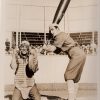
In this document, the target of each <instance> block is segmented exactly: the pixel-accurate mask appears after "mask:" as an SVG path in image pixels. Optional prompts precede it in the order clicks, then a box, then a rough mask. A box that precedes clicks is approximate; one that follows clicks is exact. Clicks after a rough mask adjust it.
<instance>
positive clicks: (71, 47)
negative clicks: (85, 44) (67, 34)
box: [67, 44, 78, 52]
mask: <svg viewBox="0 0 100 100" xmlns="http://www.w3.org/2000/svg"><path fill="white" fill-rule="evenodd" d="M77 46H78V44H75V45H73V46H70V48H69V49H68V50H67V52H69V51H70V50H71V49H72V48H73V47H77Z"/></svg>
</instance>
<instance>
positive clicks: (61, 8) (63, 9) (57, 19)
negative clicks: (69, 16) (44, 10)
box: [52, 0, 71, 24]
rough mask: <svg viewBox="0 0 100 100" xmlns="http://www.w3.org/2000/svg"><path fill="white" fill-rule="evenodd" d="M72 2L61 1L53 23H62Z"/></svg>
mask: <svg viewBox="0 0 100 100" xmlns="http://www.w3.org/2000/svg"><path fill="white" fill-rule="evenodd" d="M70 1H71V0H61V1H60V3H59V5H58V7H57V10H56V13H55V15H54V19H53V22H52V23H57V24H59V23H60V21H61V20H62V18H63V16H64V15H65V12H66V9H67V8H68V5H69V3H70Z"/></svg>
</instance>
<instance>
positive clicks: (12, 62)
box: [10, 54, 17, 70]
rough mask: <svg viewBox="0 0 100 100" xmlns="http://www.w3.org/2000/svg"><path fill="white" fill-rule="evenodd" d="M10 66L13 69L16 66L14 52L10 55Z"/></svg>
mask: <svg viewBox="0 0 100 100" xmlns="http://www.w3.org/2000/svg"><path fill="white" fill-rule="evenodd" d="M10 67H11V68H12V69H13V70H16V68H17V62H16V57H15V54H13V55H12V60H11V64H10Z"/></svg>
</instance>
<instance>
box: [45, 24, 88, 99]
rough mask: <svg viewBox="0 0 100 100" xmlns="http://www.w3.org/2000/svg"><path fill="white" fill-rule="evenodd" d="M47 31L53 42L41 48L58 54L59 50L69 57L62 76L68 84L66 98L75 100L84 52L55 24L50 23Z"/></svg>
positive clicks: (84, 56)
mask: <svg viewBox="0 0 100 100" xmlns="http://www.w3.org/2000/svg"><path fill="white" fill-rule="evenodd" d="M49 31H50V32H51V33H52V34H53V40H54V41H53V44H52V45H45V46H44V47H43V49H45V50H46V51H53V52H54V53H56V54H59V53H60V52H61V51H63V52H64V53H66V54H67V55H68V57H69V59H70V60H69V63H68V65H67V68H66V71H65V74H64V78H65V81H66V82H67V86H68V100H75V99H76V93H77V90H78V82H79V80H80V78H81V74H82V71H83V67H84V64H85V60H86V55H85V53H84V52H83V51H82V50H81V49H80V47H79V45H78V43H77V42H75V41H74V40H73V39H72V38H71V37H70V35H69V34H68V33H65V32H61V31H60V29H59V26H58V25H57V24H51V25H50V26H49Z"/></svg>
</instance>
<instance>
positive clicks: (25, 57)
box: [10, 41, 41, 100]
mask: <svg viewBox="0 0 100 100" xmlns="http://www.w3.org/2000/svg"><path fill="white" fill-rule="evenodd" d="M10 66H11V68H12V69H13V70H14V71H15V79H14V84H15V88H14V92H13V96H12V100H24V99H25V100H26V99H27V98H31V100H33V99H34V100H41V98H40V93H39V91H38V89H37V86H36V83H35V80H34V78H33V76H34V73H35V72H36V71H37V70H38V60H37V54H36V51H35V50H34V49H31V48H30V44H29V42H28V41H22V43H21V44H20V46H19V51H18V52H14V53H13V54H12V61H11V64H10Z"/></svg>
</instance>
